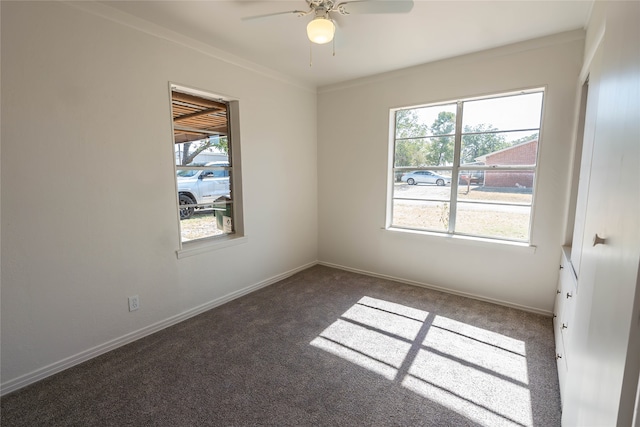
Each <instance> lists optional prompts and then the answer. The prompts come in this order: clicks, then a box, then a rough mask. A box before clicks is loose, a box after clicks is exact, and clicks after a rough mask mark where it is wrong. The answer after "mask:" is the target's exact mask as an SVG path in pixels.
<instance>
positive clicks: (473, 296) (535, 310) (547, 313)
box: [317, 261, 553, 317]
mask: <svg viewBox="0 0 640 427" xmlns="http://www.w3.org/2000/svg"><path fill="white" fill-rule="evenodd" d="M317 264H318V265H324V266H326V267H331V268H337V269H339V270H344V271H350V272H352V273H358V274H364V275H365V276H371V277H377V278H380V279H386V280H392V281H394V282H398V283H404V284H406V285H413V286H419V287H421V288H427V289H432V290H434V291H440V292H445V293H448V294H452V295H458V296H461V297H466V298H471V299H475V300H478V301H484V302H490V303H493V304H497V305H502V306H505V307H510V308H515V309H518V310H522V311H528V312H530V313H535V314H541V315H543V316H548V317H553V313H552V312H550V311H547V310H540V309H538V308H534V307H529V306H526V305H520V304H514V303H511V302H508V301H503V300H499V299H494V298H487V297H483V296H481V295H477V294H472V293H470V292H461V291H456V290H453V289H449V288H443V287H441V286H435V285H430V284H427V283H422V282H417V281H415V280H408V279H403V278H401V277H395V276H389V275H386V274H380V273H374V272H372V271H367V270H360V269H357V268H351V267H346V266H344V265H340V264H334V263H331V262H326V261H318V262H317Z"/></svg>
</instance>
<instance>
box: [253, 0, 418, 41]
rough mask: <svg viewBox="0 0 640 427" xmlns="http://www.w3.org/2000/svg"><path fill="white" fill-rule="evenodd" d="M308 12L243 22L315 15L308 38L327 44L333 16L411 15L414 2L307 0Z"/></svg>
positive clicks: (332, 34) (281, 13)
mask: <svg viewBox="0 0 640 427" xmlns="http://www.w3.org/2000/svg"><path fill="white" fill-rule="evenodd" d="M305 1H306V3H307V7H308V10H289V11H286V12H275V13H268V14H265V15H257V16H250V17H246V18H243V19H242V20H243V21H247V20H252V19H259V18H267V17H271V16H276V15H288V14H295V15H297V16H298V17H301V16H307V15H311V14H313V16H314V17H313V19H312V20H311V21H310V22H309V24H307V37H309V40H310V41H311V42H312V43H316V44H325V43H329V42H330V41H332V40H333V36H334V34H335V31H336V22H335V20H334V19H333V18H332V15H336V14H337V15H351V14H360V13H362V14H367V13H409V12H410V11H411V9H413V0H354V1H336V0H305Z"/></svg>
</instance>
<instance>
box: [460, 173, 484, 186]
mask: <svg viewBox="0 0 640 427" xmlns="http://www.w3.org/2000/svg"><path fill="white" fill-rule="evenodd" d="M458 183H459V184H464V185H466V184H479V185H482V184H483V183H484V171H469V172H461V173H460V180H459V181H458Z"/></svg>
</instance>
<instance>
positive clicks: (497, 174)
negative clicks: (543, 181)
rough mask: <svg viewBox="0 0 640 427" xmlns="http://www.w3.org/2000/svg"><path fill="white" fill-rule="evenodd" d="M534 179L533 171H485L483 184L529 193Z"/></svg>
mask: <svg viewBox="0 0 640 427" xmlns="http://www.w3.org/2000/svg"><path fill="white" fill-rule="evenodd" d="M534 179H535V173H534V171H485V173H484V186H485V187H493V188H500V189H503V190H507V189H511V190H513V191H514V192H529V193H531V191H532V188H533V183H534Z"/></svg>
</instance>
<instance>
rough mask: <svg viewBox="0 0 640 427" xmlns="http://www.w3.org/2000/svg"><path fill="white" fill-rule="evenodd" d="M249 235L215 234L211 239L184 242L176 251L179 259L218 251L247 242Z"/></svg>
mask: <svg viewBox="0 0 640 427" xmlns="http://www.w3.org/2000/svg"><path fill="white" fill-rule="evenodd" d="M248 240H249V239H248V237H247V236H240V237H234V236H233V235H223V236H215V237H211V238H209V239H202V240H194V241H191V242H184V243H183V244H182V249H178V250H177V251H176V256H177V257H178V259H182V258H187V257H190V256H193V255H199V254H203V253H205V252H211V251H216V250H218V249H222V248H228V247H230V246H236V245H242V244H245V243H247V241H248Z"/></svg>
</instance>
